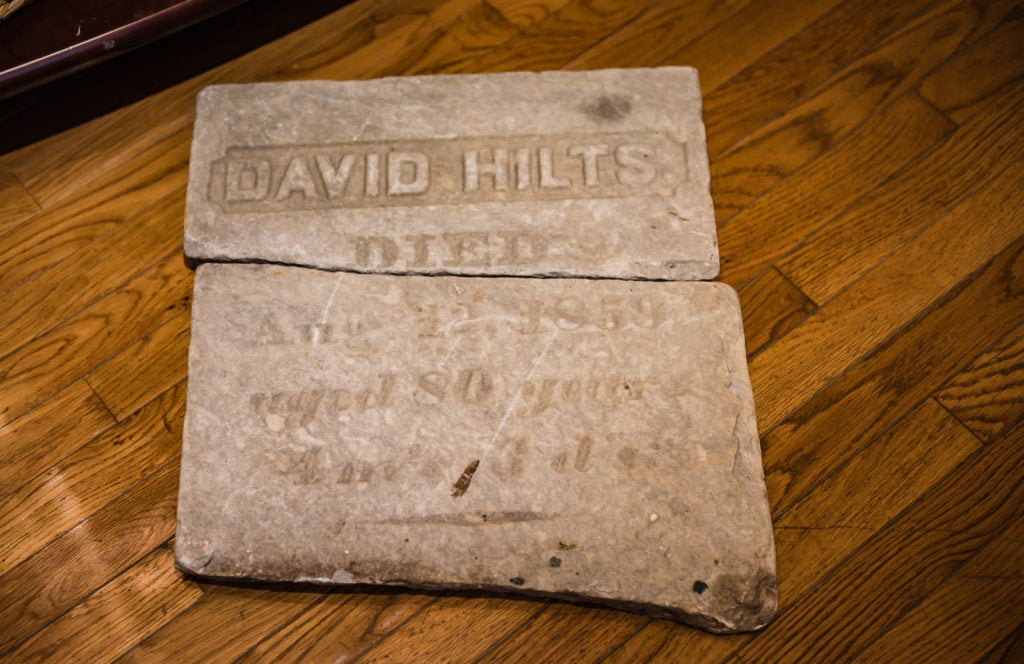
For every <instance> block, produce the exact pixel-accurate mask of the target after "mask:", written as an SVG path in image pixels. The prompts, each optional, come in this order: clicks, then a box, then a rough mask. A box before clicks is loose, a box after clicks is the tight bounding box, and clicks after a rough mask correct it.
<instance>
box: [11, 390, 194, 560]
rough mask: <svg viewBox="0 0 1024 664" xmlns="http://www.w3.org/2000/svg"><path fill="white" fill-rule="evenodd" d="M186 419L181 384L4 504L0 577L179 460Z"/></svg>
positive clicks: (13, 495)
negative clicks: (129, 489) (28, 525)
mask: <svg viewBox="0 0 1024 664" xmlns="http://www.w3.org/2000/svg"><path fill="white" fill-rule="evenodd" d="M184 416H185V386H184V385H180V386H178V387H177V388H175V389H172V390H170V391H169V392H167V393H165V394H164V395H162V396H161V398H159V399H156V400H155V401H153V402H152V403H150V404H149V405H148V406H147V407H145V408H143V409H142V410H140V411H139V412H138V413H136V414H135V416H133V417H131V418H129V419H127V420H126V421H125V422H123V423H121V424H119V425H117V426H115V427H113V428H111V429H108V430H107V431H105V432H104V433H102V434H100V435H99V436H97V437H96V438H93V439H92V440H91V441H89V442H88V443H86V444H85V445H83V446H82V447H79V448H78V449H77V450H75V451H73V452H71V453H70V454H68V455H67V456H66V457H64V458H63V459H61V460H60V462H58V463H57V464H55V465H54V466H52V467H51V468H50V469H49V470H47V471H46V472H45V473H42V474H40V475H37V476H36V477H34V478H31V479H30V480H29V481H27V482H26V483H25V484H23V485H21V486H20V487H18V489H17V490H15V491H14V492H12V493H10V494H9V495H7V496H4V497H3V498H2V499H0V575H2V574H4V573H5V572H7V571H9V570H10V569H11V568H13V567H15V566H16V565H18V564H19V563H21V562H22V561H24V560H25V559H27V558H29V557H30V556H31V555H32V554H33V553H35V552H36V551H38V550H40V549H42V548H43V547H45V546H46V545H47V543H49V542H50V541H52V540H53V539H54V538H56V537H58V536H59V535H60V534H61V533H62V532H65V531H67V530H68V529H70V528H72V527H74V525H75V524H77V523H79V522H80V521H83V520H84V519H86V518H87V517H88V516H89V515H90V514H92V513H93V512H95V511H96V510H98V509H100V508H101V507H102V506H103V505H105V504H107V503H108V502H110V500H112V499H113V498H114V497H115V496H117V495H118V494H119V493H121V492H122V491H124V490H125V489H127V488H128V487H130V486H132V485H133V484H135V483H136V482H138V481H140V480H141V479H143V478H144V477H146V476H148V475H149V474H150V473H152V472H154V471H155V470H156V469H157V468H159V467H161V466H162V465H164V464H165V463H166V462H167V461H168V459H171V458H174V457H176V456H177V454H178V453H179V452H180V451H181V446H180V441H181V424H182V420H183V419H184ZM28 523H31V524H32V527H31V528H26V527H25V524H28Z"/></svg>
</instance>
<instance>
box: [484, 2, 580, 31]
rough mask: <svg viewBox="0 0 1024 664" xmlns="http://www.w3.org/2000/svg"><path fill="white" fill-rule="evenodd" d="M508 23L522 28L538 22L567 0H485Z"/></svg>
mask: <svg viewBox="0 0 1024 664" xmlns="http://www.w3.org/2000/svg"><path fill="white" fill-rule="evenodd" d="M487 1H488V3H489V4H491V5H492V6H493V7H494V8H495V9H497V10H498V11H499V12H501V14H502V16H504V17H505V18H506V19H507V20H508V21H509V23H512V24H513V25H515V26H516V27H518V28H519V29H523V28H526V27H529V26H531V25H533V24H534V23H539V22H540V21H543V20H544V19H545V18H547V16H548V15H550V14H551V13H552V12H554V11H556V10H558V9H559V8H560V7H561V6H562V5H564V4H566V3H567V2H568V1H569V0H487Z"/></svg>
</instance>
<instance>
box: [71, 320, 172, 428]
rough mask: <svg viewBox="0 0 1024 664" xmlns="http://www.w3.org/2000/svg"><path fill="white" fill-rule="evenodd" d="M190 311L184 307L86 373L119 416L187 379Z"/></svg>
mask: <svg viewBox="0 0 1024 664" xmlns="http://www.w3.org/2000/svg"><path fill="white" fill-rule="evenodd" d="M189 313H190V312H189V310H188V308H186V309H185V310H183V311H181V312H180V313H179V314H178V315H176V316H174V317H172V318H171V320H170V321H169V322H167V323H166V324H164V325H162V326H160V327H158V328H157V329H155V330H153V331H152V332H149V333H147V334H146V335H145V336H144V337H142V339H140V340H139V341H137V342H135V343H134V344H132V345H130V346H128V347H127V348H125V349H124V350H122V351H121V352H119V353H118V354H117V355H115V356H114V357H112V358H110V359H109V360H107V361H106V362H104V363H103V364H101V365H100V366H99V367H97V368H96V369H94V370H93V371H91V372H90V373H89V374H87V375H86V377H85V380H86V382H87V383H88V384H89V386H90V387H92V388H93V390H94V391H95V392H96V394H97V395H99V397H100V399H102V400H103V403H104V404H106V406H107V408H109V409H110V412H111V413H113V415H114V417H116V418H117V419H118V420H123V419H124V418H125V417H127V416H128V415H130V414H131V413H134V412H135V411H136V410H138V409H139V407H140V406H142V405H143V404H145V403H147V402H149V401H150V400H152V399H153V398H154V397H156V396H157V395H158V394H160V393H161V392H163V391H165V390H167V389H169V388H170V387H171V386H172V385H174V384H176V383H179V382H181V381H183V380H184V379H185V375H186V373H187V372H188V340H189Z"/></svg>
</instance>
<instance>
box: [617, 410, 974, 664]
mask: <svg viewBox="0 0 1024 664" xmlns="http://www.w3.org/2000/svg"><path fill="white" fill-rule="evenodd" d="M979 447H980V444H979V443H978V441H977V440H976V439H975V438H974V437H973V436H972V435H971V434H970V433H969V432H968V431H967V430H966V429H964V427H963V426H962V425H961V424H960V423H959V422H957V421H956V420H955V419H953V417H951V416H950V415H949V413H947V412H946V411H945V410H943V409H942V407H941V406H939V405H938V404H936V403H935V402H934V401H931V400H927V401H925V402H924V403H922V404H921V405H920V406H918V407H917V408H915V409H914V410H913V411H911V412H910V413H909V414H908V415H907V416H906V417H904V418H903V419H902V420H901V421H900V422H898V423H897V424H896V425H895V426H894V427H893V428H892V429H891V430H889V431H887V432H885V433H884V434H882V435H880V436H878V437H876V438H875V439H874V440H873V441H871V443H870V444H869V445H868V446H867V447H866V448H865V449H864V450H863V451H862V452H861V453H860V454H858V455H857V456H856V457H854V458H853V459H852V460H851V461H850V462H849V463H848V464H846V465H845V466H843V467H842V468H841V469H840V470H839V472H837V473H836V474H835V475H833V476H831V477H828V478H826V479H825V480H824V481H822V482H821V483H820V484H818V485H817V486H816V487H815V488H814V489H813V490H812V491H811V492H810V493H808V494H807V495H806V496H804V497H803V498H802V499H801V500H800V501H799V502H797V503H796V505H794V506H793V507H792V508H791V509H789V510H788V511H784V512H783V513H781V515H780V512H782V511H781V510H778V508H776V515H777V516H776V519H775V520H776V523H775V544H776V548H777V560H778V575H779V584H780V585H779V598H780V600H779V611H780V615H781V614H782V613H785V612H786V611H789V610H790V609H791V607H793V606H796V605H798V603H799V598H800V597H801V596H802V595H803V594H804V593H806V592H807V591H808V590H809V589H810V588H812V587H813V585H814V584H815V583H817V582H818V581H819V580H820V579H822V578H824V577H825V576H826V575H827V574H828V573H829V572H830V571H831V570H832V569H834V568H835V567H836V566H837V565H838V564H839V563H841V562H842V561H843V560H844V559H845V558H846V557H847V556H848V555H850V554H851V553H853V552H854V551H856V549H857V548H858V547H859V546H861V545H862V544H863V543H864V542H866V541H867V540H868V539H869V538H870V537H871V536H872V535H873V534H874V533H875V532H877V531H878V530H879V529H880V528H881V527H882V526H884V525H885V524H886V523H887V522H888V521H889V520H890V519H892V518H893V517H895V516H897V515H898V514H899V513H900V512H901V511H902V510H904V509H905V508H906V507H907V506H908V505H910V504H911V503H913V502H914V501H915V500H917V499H918V498H920V496H921V495H923V494H924V493H925V492H926V491H927V490H928V489H929V488H930V487H931V486H932V485H934V484H935V483H936V482H937V481H938V480H939V479H940V478H942V477H943V476H945V475H946V474H947V473H949V472H950V471H952V470H953V469H954V468H956V466H957V465H958V464H959V463H961V462H962V461H963V460H964V459H966V458H967V457H969V455H970V454H971V453H972V452H974V451H976V450H977V449H978V448H979ZM936 450H942V453H941V454H937V453H936ZM771 498H772V501H773V504H774V503H775V496H772V497H771ZM660 622H661V621H658V622H657V623H652V624H651V625H649V626H648V627H646V628H645V629H644V630H642V631H641V632H640V633H638V634H637V635H636V636H634V637H633V639H631V640H630V641H637V642H638V646H639V647H641V648H642V649H643V650H644V651H650V650H652V649H654V648H655V647H656V648H657V649H656V653H657V655H656V656H655V657H654V658H653V660H652V661H666V662H669V661H684V660H692V661H718V660H721V659H722V658H724V657H726V656H728V655H729V654H730V653H731V652H733V651H734V650H735V649H736V648H738V647H740V646H742V645H744V644H746V643H747V642H749V641H750V640H751V638H755V639H756V637H751V636H750V635H740V636H737V637H732V638H729V639H723V640H721V641H719V640H718V638H717V637H714V636H709V635H707V634H703V633H700V632H695V631H693V630H685V629H675V630H669V629H665V628H664V626H661V625H660V624H659V623H660ZM632 651H633V648H632V647H629V648H624V649H623V650H622V652H623V655H620V656H618V657H612V658H610V659H611V661H627V660H626V659H624V657H625V655H626V653H631V652H632Z"/></svg>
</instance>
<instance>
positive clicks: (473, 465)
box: [452, 459, 480, 498]
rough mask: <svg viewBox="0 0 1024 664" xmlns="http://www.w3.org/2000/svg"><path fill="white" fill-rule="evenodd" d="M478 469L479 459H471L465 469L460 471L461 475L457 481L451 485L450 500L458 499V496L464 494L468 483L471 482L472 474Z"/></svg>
mask: <svg viewBox="0 0 1024 664" xmlns="http://www.w3.org/2000/svg"><path fill="white" fill-rule="evenodd" d="M479 467H480V459H473V460H472V461H470V462H469V465H468V466H466V469H465V470H464V471H462V475H460V476H459V479H457V480H455V484H454V485H452V489H453V490H452V498H458V497H459V496H461V495H463V494H465V493H466V491H467V490H468V489H469V483H470V482H472V481H473V474H474V473H475V472H476V469H477V468H479Z"/></svg>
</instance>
